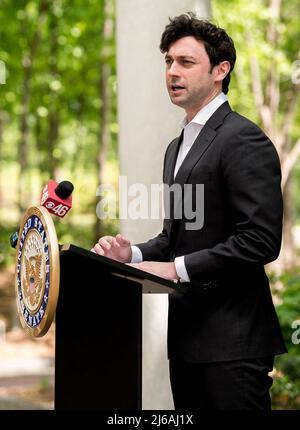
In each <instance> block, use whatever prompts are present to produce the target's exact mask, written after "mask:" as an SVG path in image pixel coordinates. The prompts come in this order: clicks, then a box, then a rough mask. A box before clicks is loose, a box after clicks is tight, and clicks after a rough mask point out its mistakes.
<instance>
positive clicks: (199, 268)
mask: <svg viewBox="0 0 300 430" xmlns="http://www.w3.org/2000/svg"><path fill="white" fill-rule="evenodd" d="M160 49H161V51H162V52H163V53H166V56H165V59H166V82H167V88H168V92H169V95H170V98H171V101H172V103H174V104H176V105H178V106H180V107H182V108H183V109H184V110H185V112H186V117H185V120H184V122H183V130H182V133H181V135H180V137H179V138H176V139H174V140H173V141H172V142H171V143H170V144H169V146H168V148H167V150H166V154H165V160H164V175H163V179H164V183H165V184H168V185H169V186H172V185H173V184H180V186H181V187H182V190H183V193H184V192H185V188H184V186H186V185H189V186H190V189H191V190H192V192H189V193H188V195H186V196H184V199H182V205H184V204H186V203H188V204H190V205H192V207H193V209H195V208H196V211H197V207H196V206H197V205H196V203H197V195H196V193H197V184H203V185H204V207H203V209H204V223H203V225H201V226H200V228H191V224H192V222H191V220H190V219H187V217H186V216H185V212H184V211H183V216H182V217H181V218H180V217H178V216H175V215H176V214H175V212H176V203H175V204H174V201H173V203H172V202H171V203H170V208H171V213H170V217H169V218H168V219H167V218H166V219H165V220H164V226H163V231H162V233H161V234H159V235H158V236H157V237H155V238H153V239H151V240H149V241H148V242H146V243H141V244H138V245H137V246H131V245H130V242H129V241H128V240H127V239H126V238H124V237H122V236H121V235H117V236H116V237H111V236H104V237H102V238H100V239H99V242H98V243H97V244H96V245H95V246H94V248H93V250H94V251H95V252H97V253H99V254H101V255H106V256H108V257H111V258H114V259H117V260H119V261H122V262H125V263H130V262H131V263H132V265H134V266H135V267H138V268H140V269H141V270H145V271H148V272H151V273H154V274H156V275H159V276H161V277H164V278H166V279H177V280H178V282H186V284H185V285H187V286H188V291H187V293H186V294H180V293H179V294H174V295H170V296H169V322H168V356H169V362H170V380H171V387H172V392H173V398H174V404H175V408H176V409H180V408H195V409H215V410H221V409H262V410H269V409H270V408H271V402H270V396H269V388H270V386H271V384H272V379H271V377H270V376H268V373H269V372H270V371H271V370H272V368H273V360H274V356H275V355H277V354H281V353H284V352H285V351H286V349H285V345H284V342H283V338H282V335H281V330H280V326H279V323H278V319H277V316H276V313H275V309H274V306H273V302H272V297H271V293H270V288H269V282H268V278H267V276H266V274H265V270H264V265H265V264H267V263H269V262H271V261H273V260H275V259H276V258H277V256H278V254H279V251H280V245H281V232H282V195H281V186H280V182H281V172H280V163H279V159H278V155H277V152H276V150H275V148H274V146H273V144H272V142H271V141H270V140H269V138H268V137H267V136H266V135H265V134H264V133H263V132H262V130H261V129H260V128H259V127H257V126H256V125H255V124H254V123H252V122H251V121H249V120H248V119H246V118H245V117H243V116H241V115H239V114H238V113H236V112H233V111H232V110H231V108H230V106H229V104H228V101H227V96H226V94H227V92H228V86H229V82H230V73H231V71H232V69H233V67H234V63H235V58H236V53H235V48H234V44H233V41H232V39H231V38H230V37H229V36H228V35H227V34H226V32H225V31H224V30H223V29H220V28H218V27H216V26H215V25H213V24H211V23H209V22H207V21H202V20H198V19H197V18H196V17H195V16H194V15H193V14H184V15H180V16H178V17H175V18H174V19H171V20H170V23H169V24H168V25H167V26H166V29H165V31H164V33H163V35H162V39H161V45H160ZM198 192H199V190H198ZM185 197H186V198H185ZM177 209H178V208H177ZM194 221H196V219H195V220H194Z"/></svg>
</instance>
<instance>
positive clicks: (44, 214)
mask: <svg viewBox="0 0 300 430" xmlns="http://www.w3.org/2000/svg"><path fill="white" fill-rule="evenodd" d="M15 288H16V300H17V308H18V314H19V318H20V321H21V325H22V327H23V328H24V330H25V331H26V332H27V333H28V334H29V335H31V336H33V337H40V336H44V334H46V333H47V331H48V329H49V327H50V325H51V323H52V321H53V318H54V313H55V310H56V305H57V299H58V292H59V249H58V242H57V236H56V231H55V227H54V223H53V221H52V218H51V215H50V214H49V212H48V211H47V210H46V209H45V208H43V207H42V206H33V207H31V208H29V209H28V210H27V211H26V213H25V215H24V217H23V220H22V223H21V226H20V230H19V238H18V244H17V256H16V278H15Z"/></svg>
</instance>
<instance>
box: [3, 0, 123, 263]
mask: <svg viewBox="0 0 300 430" xmlns="http://www.w3.org/2000/svg"><path fill="white" fill-rule="evenodd" d="M0 6H1V7H0V59H1V60H2V61H4V62H5V64H6V69H7V79H6V84H5V85H0V181H1V182H0V227H1V247H2V250H3V249H4V250H5V252H3V254H2V255H4V254H6V255H9V244H8V237H9V236H5V235H4V233H5V234H7V231H9V229H10V228H11V229H12V230H13V228H14V227H15V226H17V225H18V224H19V222H20V217H21V215H22V214H23V211H24V209H25V208H26V207H28V206H30V205H32V204H38V202H39V194H40V191H41V189H42V186H43V185H44V184H45V183H47V181H48V179H49V178H52V179H56V180H62V179H68V180H71V181H72V182H73V183H74V185H75V192H74V197H73V199H74V200H73V209H72V212H71V213H70V215H68V216H67V217H66V219H64V220H55V222H56V226H57V230H58V236H59V241H60V242H61V243H64V242H66V241H72V242H75V243H77V244H78V245H80V246H86V247H90V246H91V245H92V244H93V240H94V238H93V226H94V223H95V218H96V213H95V208H96V204H95V196H96V188H97V186H98V185H99V184H98V178H99V172H98V171H97V169H98V166H97V164H96V159H97V157H98V154H99V150H100V146H99V145H100V142H99V136H100V135H101V129H102V128H103V127H104V126H106V127H107V129H108V133H109V137H110V138H109V143H110V146H109V148H108V151H107V156H106V160H105V161H106V163H105V172H104V180H106V181H107V182H110V183H111V182H115V181H116V179H115V178H116V173H117V162H116V158H117V157H116V152H117V131H118V128H117V124H116V64H115V35H114V28H113V31H112V32H111V33H110V37H106V38H105V39H104V38H103V26H104V24H105V22H106V20H107V14H108V13H109V14H110V19H111V20H112V21H114V0H72V1H71V0H31V1H29V0H18V1H17V2H11V1H9V0H2V1H1V2H0ZM103 64H107V65H108V66H109V71H110V75H109V76H108V77H107V80H106V83H107V87H108V90H107V91H108V93H109V95H110V99H111V103H110V105H109V112H108V113H107V115H106V123H105V124H104V123H103V121H102V111H101V109H102V105H103V97H102V91H101V87H100V82H101V77H102V75H101V73H102V71H103ZM102 177H103V175H102ZM106 228H107V229H108V231H109V230H111V231H114V230H115V229H116V225H115V223H114V222H110V223H107V225H106ZM2 241H3V242H2ZM6 251H7V253H6ZM0 252H1V250H0Z"/></svg>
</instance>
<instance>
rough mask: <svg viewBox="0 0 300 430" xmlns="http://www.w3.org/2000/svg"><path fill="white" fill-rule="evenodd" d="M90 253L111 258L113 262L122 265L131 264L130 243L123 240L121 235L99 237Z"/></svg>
mask: <svg viewBox="0 0 300 430" xmlns="http://www.w3.org/2000/svg"><path fill="white" fill-rule="evenodd" d="M91 251H92V252H95V253H96V254H99V255H104V256H105V257H108V258H112V259H113V260H117V261H121V262H122V263H130V262H131V257H132V251H131V244H130V241H129V240H128V239H125V237H123V236H122V235H121V234H117V235H116V237H113V236H103V237H100V239H99V240H98V243H96V244H95V245H94V247H93V248H92V249H91Z"/></svg>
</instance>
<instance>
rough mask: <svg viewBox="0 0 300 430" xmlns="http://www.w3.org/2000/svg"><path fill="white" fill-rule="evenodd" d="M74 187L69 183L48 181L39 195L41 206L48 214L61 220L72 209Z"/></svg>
mask: <svg viewBox="0 0 300 430" xmlns="http://www.w3.org/2000/svg"><path fill="white" fill-rule="evenodd" d="M73 189H74V186H73V184H72V183H71V182H69V181H62V182H60V183H59V184H58V183H57V182H55V181H54V180H53V179H50V181H49V182H48V184H47V185H45V187H44V188H43V190H42V193H41V205H42V206H44V207H45V208H46V209H47V210H48V211H49V212H51V213H53V214H54V215H56V216H58V217H60V218H63V217H64V216H65V215H66V214H67V213H68V212H69V210H70V209H71V207H72V192H73Z"/></svg>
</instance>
